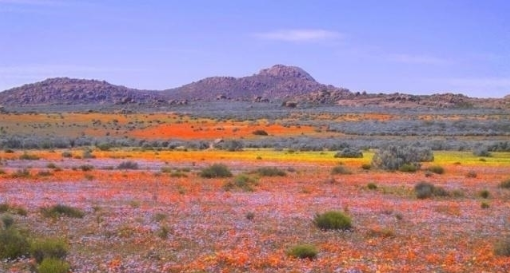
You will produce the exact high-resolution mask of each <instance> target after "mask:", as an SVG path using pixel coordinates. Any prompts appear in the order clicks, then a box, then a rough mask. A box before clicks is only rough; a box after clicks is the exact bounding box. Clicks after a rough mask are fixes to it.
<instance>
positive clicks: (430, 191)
mask: <svg viewBox="0 0 510 273" xmlns="http://www.w3.org/2000/svg"><path fill="white" fill-rule="evenodd" d="M414 191H415V193H416V197H417V198H418V199H425V198H430V197H432V196H439V197H446V196H450V193H449V192H448V191H447V190H445V189H444V188H442V187H436V186H434V185H433V184H432V183H428V182H419V183H418V184H416V185H415V186H414Z"/></svg>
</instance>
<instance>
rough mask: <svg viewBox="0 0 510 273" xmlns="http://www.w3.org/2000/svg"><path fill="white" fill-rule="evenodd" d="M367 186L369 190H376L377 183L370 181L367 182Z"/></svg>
mask: <svg viewBox="0 0 510 273" xmlns="http://www.w3.org/2000/svg"><path fill="white" fill-rule="evenodd" d="M367 188H368V189H369V190H377V185H376V184H375V183H373V182H370V183H368V184H367Z"/></svg>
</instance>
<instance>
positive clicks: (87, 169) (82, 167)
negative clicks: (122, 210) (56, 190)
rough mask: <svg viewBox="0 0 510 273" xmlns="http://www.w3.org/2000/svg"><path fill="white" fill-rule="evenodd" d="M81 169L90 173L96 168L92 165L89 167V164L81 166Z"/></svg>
mask: <svg viewBox="0 0 510 273" xmlns="http://www.w3.org/2000/svg"><path fill="white" fill-rule="evenodd" d="M80 169H81V170H82V171H84V172H88V171H91V170H93V169H94V166H92V165H88V164H86V165H81V166H80Z"/></svg>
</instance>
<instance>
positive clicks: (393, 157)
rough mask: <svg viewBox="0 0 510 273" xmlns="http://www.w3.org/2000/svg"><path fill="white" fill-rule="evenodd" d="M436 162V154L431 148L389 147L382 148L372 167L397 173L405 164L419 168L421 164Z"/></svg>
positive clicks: (376, 154) (373, 160) (374, 158)
mask: <svg viewBox="0 0 510 273" xmlns="http://www.w3.org/2000/svg"><path fill="white" fill-rule="evenodd" d="M430 161H434V154H433V153H432V150H431V149H430V148H420V147H414V146H391V145H390V146H387V147H383V148H380V149H379V150H377V152H376V153H375V155H374V157H373V158H372V166H374V167H376V168H380V169H383V170H389V171H395V170H398V169H400V168H401V167H402V165H404V164H408V165H414V166H416V167H417V168H419V166H420V162H430Z"/></svg>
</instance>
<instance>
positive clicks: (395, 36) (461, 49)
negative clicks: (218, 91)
mask: <svg viewBox="0 0 510 273" xmlns="http://www.w3.org/2000/svg"><path fill="white" fill-rule="evenodd" d="M274 64H286V65H294V66H299V67H301V68H303V69H304V70H306V71H307V72H309V73H310V74H311V75H312V76H313V77H314V78H315V79H316V80H318V81H319V82H321V83H325V84H333V85H335V86H339V87H345V88H349V89H350V90H352V91H367V92H369V93H379V92H383V93H393V92H402V93H411V94H433V93H443V92H453V93H463V94H466V95H470V96H476V97H503V96H505V95H507V94H510V1H506V0H487V1H482V0H403V1H397V0H388V1H375V0H374V1H362V0H360V1H353V0H352V1H344V0H316V1H311V0H310V1H304V0H256V1H255V0H245V1H235V0H218V1H212V0H211V1H206V0H203V1H198V0H188V1H172V0H168V1H162V0H161V1H160V0H145V1H141V0H140V1H134V0H123V1H122V0H101V1H99V0H97V1H94V0H84V1H78V0H0V90H5V89H7V88H11V87H15V86H19V85H22V84H25V83H31V82H35V81H41V80H44V79H46V78H49V77H58V76H66V77H73V78H86V79H100V80H106V81H108V82H111V83H114V84H120V85H125V86H128V87H134V88H140V89H167V88H172V87H178V86H181V85H183V84H186V83H190V82H192V81H197V80H199V79H202V78H204V77H208V76H236V77H241V76H248V75H252V74H254V73H257V72H258V71H259V70H260V69H262V68H267V67H270V66H272V65H274Z"/></svg>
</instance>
